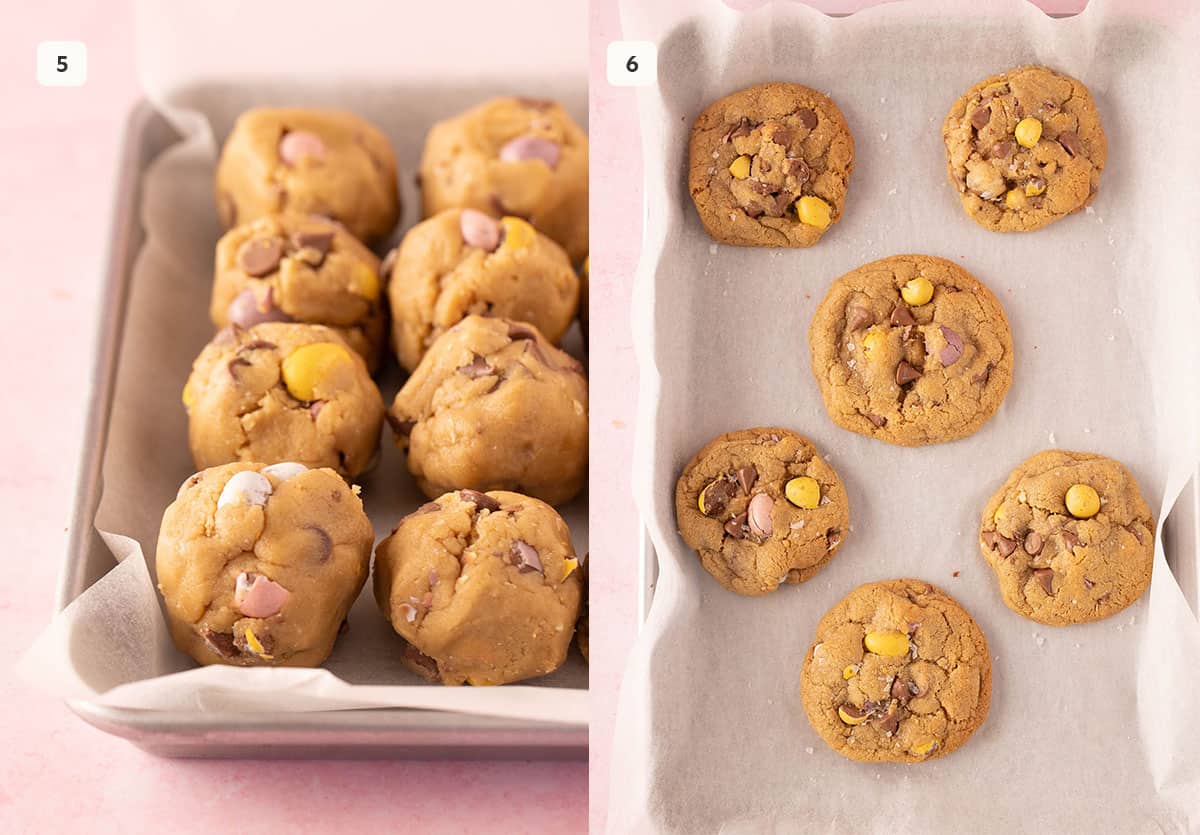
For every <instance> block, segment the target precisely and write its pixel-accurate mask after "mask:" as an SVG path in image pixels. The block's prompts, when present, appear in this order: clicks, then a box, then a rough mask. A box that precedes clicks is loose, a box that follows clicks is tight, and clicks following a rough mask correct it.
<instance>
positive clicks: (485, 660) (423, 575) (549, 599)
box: [375, 490, 580, 685]
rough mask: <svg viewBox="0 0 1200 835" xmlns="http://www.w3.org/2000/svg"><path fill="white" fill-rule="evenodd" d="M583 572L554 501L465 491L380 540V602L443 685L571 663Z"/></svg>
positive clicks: (424, 671) (405, 657)
mask: <svg viewBox="0 0 1200 835" xmlns="http://www.w3.org/2000/svg"><path fill="white" fill-rule="evenodd" d="M578 567H579V562H578V560H577V559H576V558H575V550H574V548H572V547H571V537H570V534H569V533H568V532H567V525H566V523H565V522H563V520H562V517H561V516H559V515H558V514H557V513H555V512H554V509H553V508H551V507H550V505H548V504H545V503H544V502H540V501H538V500H537V499H534V498H531V497H529V496H522V495H521V494H519V493H507V492H504V491H499V490H497V491H493V492H491V493H486V494H485V493H477V492H475V491H474V490H460V491H459V492H457V493H447V494H446V495H444V496H440V497H439V498H438V500H437V501H436V502H429V503H428V504H425V505H422V506H421V507H420V508H419V509H417V510H416V511H414V512H413V513H410V514H409V515H408V516H405V517H404V518H403V519H401V520H400V523H399V525H397V526H396V529H395V530H394V531H392V535H391V536H389V537H388V538H387V539H385V540H383V542H381V543H379V547H378V548H377V549H376V550H375V600H376V602H377V603H378V604H379V608H380V609H381V610H382V611H383V615H384V617H386V618H387V619H388V620H389V621H390V622H391V624H392V627H393V628H394V629H395V630H396V632H397V634H399V635H400V637H401V638H403V639H404V648H403V650H402V656H401V659H402V661H403V662H404V664H405V666H407V667H408V668H409V669H411V670H412V671H413V672H415V673H417V674H418V675H420V676H422V677H424V678H426V679H428V680H429V681H432V682H435V683H438V684H463V683H466V684H475V685H488V684H507V683H509V682H513V681H521V680H522V679H527V678H533V677H535V676H542V675H546V674H547V673H552V672H554V671H555V670H556V669H558V667H559V666H560V665H561V664H562V663H563V661H564V660H565V659H566V657H567V650H568V649H569V648H570V646H571V637H572V636H573V635H574V632H575V620H576V618H577V617H578V615H579V599H580V580H579V572H578V571H577V569H578Z"/></svg>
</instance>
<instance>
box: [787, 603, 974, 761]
mask: <svg viewBox="0 0 1200 835" xmlns="http://www.w3.org/2000/svg"><path fill="white" fill-rule="evenodd" d="M991 696H992V661H991V655H990V654H989V653H988V645H987V641H986V640H985V639H984V637H983V632H982V631H981V630H980V628H979V625H978V624H976V623H975V621H974V620H972V619H971V616H970V615H968V614H967V613H966V612H965V611H964V610H963V608H962V607H961V606H959V605H958V603H957V602H955V600H954V599H953V598H952V597H950V595H948V594H946V593H945V592H944V591H942V590H941V589H938V588H936V587H934V586H932V585H930V584H929V583H923V582H921V581H920V580H888V581H886V582H882V583H867V584H866V585H862V586H859V587H858V588H856V589H855V590H854V591H852V592H850V594H848V595H846V597H844V598H843V599H842V601H841V602H840V603H838V604H837V605H836V606H834V607H833V608H832V609H830V610H829V611H828V612H827V613H826V614H825V617H823V618H821V622H820V623H818V624H817V635H816V639H815V640H814V641H813V644H812V646H811V647H810V648H809V651H808V653H807V654H806V655H805V656H804V668H803V671H802V672H801V674H800V700H801V702H802V703H803V704H804V711H805V713H807V714H808V721H809V723H810V724H811V725H812V726H813V730H815V731H816V732H817V733H818V734H820V735H821V738H822V739H823V740H825V743H826V744H827V745H828V746H829V747H830V748H832V749H833V750H834V751H837V752H838V753H839V754H841V755H842V756H843V757H848V758H849V759H852V760H858V761H860V762H898V763H919V762H925V761H926V760H932V759H936V758H937V757H941V756H944V755H946V754H949V753H950V752H951V751H953V750H955V749H956V748H958V747H960V746H961V745H962V744H963V743H965V742H966V741H967V740H968V739H969V738H970V736H971V734H973V733H975V729H976V728H978V727H979V726H980V725H981V724H982V723H983V720H984V718H985V717H986V716H987V712H988V707H989V705H990V703H991Z"/></svg>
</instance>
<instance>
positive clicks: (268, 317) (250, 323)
mask: <svg viewBox="0 0 1200 835" xmlns="http://www.w3.org/2000/svg"><path fill="white" fill-rule="evenodd" d="M225 315H226V317H228V319H229V321H230V322H231V323H232V324H235V325H237V326H238V327H241V328H252V327H254V326H255V325H258V324H262V323H263V322H291V321H292V317H291V316H289V315H288V314H286V313H284V312H283V311H282V310H280V309H279V308H278V307H276V306H275V290H274V288H273V287H268V288H267V293H266V296H265V297H264V298H263V300H262V301H261V302H260V301H259V300H258V296H256V295H255V293H254V290H253V289H252V288H250V287H247V288H246V289H245V290H243V291H242V292H240V293H238V294H237V295H236V296H234V297H233V301H231V302H230V303H229V308H228V309H227V310H226V311H225Z"/></svg>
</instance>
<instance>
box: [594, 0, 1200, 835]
mask: <svg viewBox="0 0 1200 835" xmlns="http://www.w3.org/2000/svg"><path fill="white" fill-rule="evenodd" d="M1150 5H1151V4H1145V3H1136V2H1101V1H1100V0H1093V2H1092V4H1091V7H1090V8H1088V9H1087V11H1086V12H1085V13H1083V14H1081V15H1080V16H1078V17H1076V18H1073V19H1066V20H1052V19H1050V18H1048V17H1047V16H1045V15H1044V14H1043V13H1041V12H1040V11H1039V10H1037V9H1036V8H1035V7H1033V6H1032V5H1027V4H1025V3H1023V2H1019V1H1018V0H987V2H975V3H970V4H967V3H950V2H940V3H937V2H911V3H907V2H905V3H896V4H889V5H886V6H882V7H878V8H873V9H870V10H868V11H865V12H860V13H858V14H855V15H853V16H852V17H849V18H846V19H839V20H835V19H831V18H827V17H825V16H823V15H821V14H819V13H817V12H815V11H813V10H811V9H808V8H806V7H803V6H801V5H799V4H794V3H775V4H770V5H767V6H764V7H762V8H760V9H757V10H755V11H752V12H748V13H745V14H738V13H736V12H733V11H731V10H729V9H726V8H724V7H722V6H721V5H720V4H719V3H717V2H708V3H704V4H696V3H688V4H685V3H682V2H678V3H677V2H671V0H666V1H665V2H656V3H640V2H634V0H627V2H624V3H623V4H622V10H623V13H624V18H623V23H624V29H625V31H624V36H625V37H626V38H630V39H650V40H653V41H655V42H656V43H657V44H658V48H659V71H658V87H657V88H656V89H648V90H646V91H645V92H644V93H643V95H642V98H641V99H640V106H641V111H642V130H643V136H644V141H645V154H644V162H645V171H646V172H647V173H646V181H645V191H646V200H647V206H648V212H647V224H646V236H645V237H646V241H645V252H644V257H643V261H642V264H641V268H640V272H639V275H638V279H637V290H636V295H635V312H634V331H635V337H636V339H637V341H638V350H639V359H640V363H641V375H642V389H641V400H640V409H641V413H640V415H639V426H638V429H639V432H638V450H637V456H636V459H635V468H636V472H635V490H636V491H637V495H638V501H639V506H640V508H641V510H642V513H643V515H644V517H645V520H646V524H647V527H648V530H649V532H650V535H651V538H652V540H653V544H654V550H655V551H656V552H657V558H658V562H659V569H660V576H659V580H658V584H657V588H656V590H655V593H654V599H653V604H652V607H651V610H650V613H649V616H648V620H647V623H646V624H645V628H644V631H643V634H642V636H641V638H640V641H639V644H638V646H637V649H636V652H635V656H634V658H633V660H632V662H631V666H630V669H629V671H628V672H627V675H626V682H625V687H624V691H623V694H622V702H621V707H620V713H619V720H618V738H617V740H616V746H615V750H614V755H613V762H614V768H613V783H612V791H611V797H612V798H613V799H614V800H613V803H612V807H611V809H610V814H609V820H610V830H611V831H613V832H630V831H650V830H655V831H664V832H687V833H697V832H714V831H721V832H728V833H735V832H736V833H743V832H747V833H748V832H814V833H827V832H856V833H857V832H886V833H918V832H920V833H926V832H956V833H957V832H973V833H974V832H1005V833H1015V832H1030V833H1075V832H1078V833H1085V832H1086V833H1100V832H1105V833H1109V832H1113V833H1127V832H1172V833H1175V832H1195V831H1197V830H1198V828H1200V742H1198V740H1200V736H1198V734H1197V732H1196V730H1195V728H1194V727H1193V723H1192V722H1191V721H1190V720H1189V719H1185V718H1183V717H1190V716H1194V715H1196V714H1197V710H1198V709H1200V696H1198V695H1197V694H1198V693H1200V630H1198V628H1197V623H1196V619H1195V616H1194V615H1193V614H1192V612H1191V611H1190V610H1189V608H1188V606H1187V603H1186V602H1185V600H1184V599H1183V597H1182V595H1181V594H1180V590H1179V587H1178V585H1177V584H1176V583H1175V581H1174V578H1173V577H1172V576H1171V574H1170V571H1169V569H1168V567H1167V565H1166V563H1165V561H1164V556H1163V550H1162V547H1161V544H1160V545H1159V547H1158V549H1157V550H1158V552H1157V555H1156V558H1155V560H1156V561H1155V569H1154V579H1153V583H1152V587H1151V589H1150V591H1149V592H1148V593H1147V595H1146V596H1145V597H1144V598H1143V599H1142V600H1141V601H1139V602H1138V603H1137V604H1135V605H1134V606H1132V607H1130V608H1129V609H1127V610H1126V611H1124V612H1122V613H1120V614H1118V615H1116V616H1114V617H1112V618H1110V619H1108V620H1105V621H1102V622H1100V623H1095V624H1090V625H1086V626H1074V627H1066V628H1052V627H1046V626H1041V625H1039V624H1036V623H1034V622H1032V621H1029V620H1026V619H1024V618H1022V617H1020V616H1018V615H1016V614H1015V613H1013V612H1011V611H1009V610H1008V609H1007V608H1006V607H1005V606H1004V605H1003V603H1002V602H1001V600H1000V597H999V593H998V592H997V590H996V584H995V581H994V579H993V575H992V573H991V571H990V569H989V568H988V567H987V565H986V564H985V563H984V561H983V559H982V557H981V556H980V554H979V552H978V546H977V532H978V525H979V515H980V512H981V510H982V507H983V505H984V503H985V502H986V500H987V498H988V496H989V495H991V493H992V492H993V491H994V490H995V489H996V488H997V487H998V486H999V484H1000V483H1001V482H1002V481H1003V480H1004V478H1005V477H1006V476H1007V474H1008V473H1009V472H1010V470H1011V469H1012V468H1013V467H1015V466H1016V465H1017V464H1018V463H1020V462H1021V461H1023V460H1024V459H1025V458H1026V457H1027V456H1029V455H1031V454H1032V453H1034V452H1036V451H1038V450H1041V449H1044V448H1049V447H1061V448H1067V449H1083V450H1094V451H1097V452H1101V453H1104V454H1106V455H1109V456H1112V457H1115V458H1118V459H1120V460H1121V461H1123V462H1125V463H1126V464H1127V465H1128V466H1129V467H1130V469H1131V470H1132V471H1133V473H1134V474H1135V475H1136V476H1137V478H1138V479H1139V481H1140V483H1141V486H1142V489H1143V492H1144V493H1145V495H1146V498H1147V500H1148V501H1149V502H1150V504H1151V506H1152V507H1153V508H1154V509H1155V511H1156V516H1157V518H1158V519H1159V520H1160V521H1161V520H1162V519H1163V518H1164V517H1165V516H1166V515H1167V512H1168V510H1169V508H1170V506H1171V504H1172V502H1173V501H1174V500H1175V497H1176V496H1177V494H1178V492H1179V490H1180V488H1181V486H1182V485H1183V484H1184V483H1185V481H1186V479H1187V478H1188V475H1189V474H1190V473H1191V472H1192V471H1193V469H1194V467H1195V466H1196V462H1197V435H1198V430H1197V417H1196V415H1197V403H1198V400H1197V381H1196V380H1197V375H1196V371H1195V364H1196V359H1197V356H1198V352H1197V344H1196V325H1195V323H1196V322H1197V321H1198V318H1197V317H1198V316H1200V304H1198V300H1197V266H1196V265H1197V264H1198V263H1200V247H1198V244H1197V241H1198V239H1200V236H1197V234H1196V230H1197V228H1198V227H1200V210H1198V209H1197V205H1196V202H1195V196H1194V195H1195V181H1196V180H1195V161H1196V159H1197V150H1198V148H1197V138H1196V137H1197V128H1198V125H1197V118H1196V113H1197V108H1196V103H1197V78H1198V77H1200V74H1198V72H1197V70H1198V66H1197V63H1198V62H1197V58H1196V54H1195V46H1196V44H1197V43H1200V41H1198V39H1197V36H1198V34H1200V27H1198V25H1197V18H1196V15H1195V13H1194V12H1192V11H1185V6H1184V4H1175V5H1174V6H1172V7H1169V8H1165V9H1162V10H1160V11H1161V13H1160V16H1158V17H1150V16H1149V15H1148V13H1147V12H1146V11H1144V9H1145V8H1146V7H1148V6H1150ZM1022 63H1043V64H1048V65H1051V66H1053V67H1057V68H1059V69H1060V70H1062V71H1065V72H1067V73H1070V74H1072V75H1075V76H1077V77H1079V78H1081V79H1082V80H1083V81H1084V82H1085V83H1086V84H1087V85H1088V86H1089V88H1090V89H1091V91H1092V93H1093V94H1094V95H1095V97H1096V99H1097V103H1098V107H1099V108H1100V111H1101V114H1102V118H1103V120H1104V125H1105V128H1106V130H1107V133H1108V137H1109V141H1110V143H1111V144H1110V157H1109V162H1108V167H1107V169H1106V170H1105V172H1104V175H1103V178H1102V181H1101V186H1100V192H1099V195H1098V196H1097V198H1096V200H1095V203H1094V206H1093V209H1092V210H1090V211H1088V212H1086V213H1080V214H1078V215H1076V216H1073V217H1070V218H1068V219H1065V220H1062V221H1061V222H1059V223H1056V224H1054V225H1053V226H1051V227H1048V228H1046V229H1043V230H1041V231H1038V232H1035V233H1031V234H1023V235H1016V234H1012V235H999V234H995V233H991V232H988V231H986V230H984V229H982V228H981V227H979V226H977V225H976V224H975V223H974V222H973V221H971V220H970V219H969V218H968V217H966V216H965V215H964V214H963V212H962V210H961V208H960V206H959V203H958V200H957V197H956V194H955V192H954V190H953V188H952V187H951V185H950V184H949V182H948V179H947V175H946V170H945V151H944V148H943V145H942V141H941V135H940V134H941V131H940V129H941V123H942V120H943V118H944V117H945V115H946V112H947V110H948V109H949V107H950V104H951V103H952V102H953V101H954V100H955V99H956V98H957V97H958V96H959V95H960V94H961V93H962V92H963V91H964V90H966V89H967V88H968V87H969V86H971V85H972V84H973V83H975V82H976V81H977V80H980V79H982V78H984V77H986V76H988V75H990V74H992V73H995V72H998V71H1001V70H1003V69H1006V68H1009V67H1012V66H1016V65H1019V64H1022ZM769 80H790V81H798V82H801V83H804V84H808V85H810V86H813V87H816V88H817V89H820V90H822V91H825V92H827V93H829V94H830V95H831V96H832V97H833V99H834V100H835V101H836V102H837V104H838V105H839V107H840V108H841V109H842V111H843V112H844V113H845V115H846V118H847V120H848V122H849V124H850V128H851V130H852V132H853V134H854V137H855V146H856V164H855V170H854V174H853V176H852V178H851V182H850V189H849V194H848V197H847V202H846V209H845V212H844V215H843V219H842V221H841V222H840V223H839V224H838V225H837V226H835V227H834V228H833V229H832V230H830V232H829V233H828V234H827V235H826V236H825V237H824V238H823V239H822V240H821V242H820V243H819V244H818V245H817V246H815V247H813V248H811V249H807V250H771V249H746V248H736V247H727V246H716V245H714V244H713V243H712V242H711V241H710V239H709V238H708V237H707V236H706V235H705V233H704V231H703V228H702V227H701V224H700V222H699V220H698V218H697V217H696V214H695V211H694V208H693V207H692V205H691V201H690V199H689V196H688V191H687V187H686V173H685V172H686V154H687V136H688V131H689V129H690V127H691V124H692V122H693V120H694V119H695V117H696V115H697V114H698V113H699V112H700V111H701V110H702V109H703V108H704V107H705V106H706V105H707V104H709V103H710V102H712V101H713V100H715V99H717V98H719V97H720V96H723V95H725V94H728V93H730V92H733V91H735V90H738V89H741V88H743V87H746V86H749V85H750V84H753V83H757V82H763V81H769ZM903 252H926V253H931V254H934V255H941V256H944V257H948V258H951V259H953V260H955V261H956V262H958V263H961V264H962V265H963V266H965V267H966V268H967V269H968V270H970V271H971V272H973V273H974V274H975V275H977V276H978V277H979V278H980V279H981V280H982V281H984V282H985V283H986V284H987V285H988V286H989V287H991V289H992V290H993V291H994V292H995V293H996V295H997V296H998V297H999V299H1000V301H1001V303H1002V304H1003V305H1004V307H1005V310H1006V312H1007V314H1008V317H1009V319H1010V321H1011V323H1012V329H1013V337H1014V342H1015V350H1016V360H1017V363H1016V369H1015V372H1014V374H1015V381H1014V384H1013V387H1012V390H1011V391H1010V392H1009V394H1008V397H1007V399H1006V401H1005V402H1004V404H1003V406H1002V407H1001V408H1000V410H999V411H998V412H997V413H996V415H995V416H994V417H993V418H992V420H991V421H990V422H989V423H988V424H987V425H986V426H984V427H983V429H981V430H980V431H979V432H978V433H977V434H975V435H973V436H972V437H970V438H967V439H964V440H962V441H958V442H955V443H951V444H943V445H937V446H930V447H923V448H917V449H903V448H899V447H893V446H889V445H886V444H883V443H881V442H878V441H873V440H870V439H867V438H864V437H860V436H858V435H855V434H852V433H849V432H846V431H844V430H841V429H839V428H837V427H836V426H834V424H833V423H832V422H831V421H830V420H829V418H828V417H827V415H826V414H825V411H824V408H823V406H822V404H821V398H820V395H819V392H818V389H817V386H816V382H815V380H814V379H813V376H812V372H811V370H810V361H809V349H808V342H807V332H808V326H809V322H810V319H811V316H812V313H813V311H814V309H815V307H816V305H817V303H818V302H819V301H820V299H821V297H822V296H823V294H824V292H825V290H826V289H827V287H828V285H829V283H830V282H831V281H832V280H833V279H834V278H836V277H837V276H840V275H842V274H844V273H845V272H847V271H848V270H850V269H852V268H854V267H855V266H857V265H860V264H863V263H866V262H868V261H871V260H874V259H876V258H879V257H883V256H886V255H891V254H896V253H903ZM772 424H778V425H781V426H787V427H792V428H794V429H796V430H799V431H800V432H802V433H803V434H805V435H808V436H810V437H811V438H813V440H814V441H815V443H816V445H817V447H818V449H819V450H820V451H821V452H822V453H823V454H824V455H825V456H826V457H827V458H828V459H829V460H830V463H831V464H832V465H833V466H834V467H835V468H836V469H837V470H838V472H839V474H840V476H841V478H842V480H843V481H844V482H845V485H846V488H847V491H848V493H849V499H850V513H851V529H850V533H849V536H848V538H847V541H846V543H845V545H844V546H843V548H842V550H841V551H840V552H839V554H838V556H837V557H836V558H834V560H833V561H832V562H831V563H830V564H829V565H828V566H826V567H825V568H824V569H822V571H821V572H820V573H819V574H818V575H816V577H815V578H813V579H812V580H810V581H809V582H808V583H806V584H803V585H801V586H798V587H784V588H782V589H780V590H779V591H777V592H776V593H774V594H772V595H769V596H767V597H765V598H742V597H738V596H736V595H734V594H731V593H729V592H727V591H725V590H724V589H723V588H721V587H720V586H719V585H718V584H717V583H716V582H714V581H713V580H712V579H711V578H710V577H708V575H707V574H705V572H704V571H703V569H702V568H701V566H700V564H699V560H697V558H696V557H695V555H694V554H693V553H692V552H690V551H689V550H688V549H687V548H686V546H685V545H684V544H683V542H682V540H681V539H680V538H679V536H678V534H677V531H676V526H675V518H674V507H673V505H674V499H673V496H674V487H675V481H676V479H677V478H678V475H679V471H680V469H681V468H682V466H683V464H684V463H685V462H686V460H687V459H688V457H689V456H691V454H692V453H693V452H695V450H696V449H698V448H699V447H700V446H701V445H702V444H704V443H705V442H706V441H708V440H709V439H710V438H712V437H713V436H715V435H716V434H718V433H720V432H724V431H727V430H731V429H739V428H743V427H748V426H758V425H772ZM1160 532H1161V531H1160ZM1160 542H1161V540H1160ZM1193 556H1194V555H1193ZM955 573H957V574H958V576H955ZM905 576H910V577H918V578H922V579H925V580H927V581H930V582H933V583H935V584H936V585H938V586H940V587H942V588H943V589H945V590H946V591H948V592H949V593H950V594H951V595H953V596H954V597H955V598H956V599H957V600H958V601H959V602H960V603H961V604H963V606H964V607H965V608H966V609H967V611H969V612H970V613H971V614H972V615H973V616H974V618H975V619H976V620H977V621H978V622H979V624H980V626H981V627H982V628H983V631H984V633H985V634H986V636H987V639H988V642H989V645H990V648H991V651H992V654H993V656H994V658H993V681H994V685H993V692H992V704H991V711H990V714H989V715H988V717H987V720H986V721H985V723H984V724H983V726H982V727H981V728H980V729H979V731H978V732H977V733H976V734H975V735H974V737H972V739H971V740H969V741H968V742H967V744H966V745H965V746H964V747H963V748H961V749H960V750H958V751H957V752H954V753H952V754H950V755H949V756H947V757H945V758H942V759H938V760H934V761H931V762H928V763H925V764H921V765H918V766H905V765H895V764H879V765H869V764H861V763H856V762H852V761H849V760H846V759H843V758H842V757H841V756H839V755H838V754H836V753H834V752H833V751H832V750H830V749H829V748H828V747H826V746H825V744H824V743H823V742H822V741H821V740H820V738H819V737H818V736H817V734H816V733H815V732H814V731H813V730H812V728H811V727H810V726H809V724H808V721H807V719H806V718H805V715H804V712H803V708H802V706H801V704H800V700H799V696H798V689H799V673H800V667H801V664H802V663H803V657H804V653H805V652H806V651H807V648H808V645H809V643H810V642H811V640H812V636H813V632H814V629H815V627H816V623H817V621H818V620H819V619H820V617H821V616H822V615H823V614H824V613H825V612H826V611H827V610H828V609H829V608H830V607H831V606H832V605H833V604H835V603H836V602H837V601H838V600H840V599H841V598H842V597H843V596H845V595H846V594H847V593H848V592H850V591H851V590H852V589H853V588H855V587H856V586H858V585H859V584H861V583H864V582H869V581H873V580H881V579H888V578H893V577H905Z"/></svg>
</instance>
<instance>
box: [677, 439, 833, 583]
mask: <svg viewBox="0 0 1200 835" xmlns="http://www.w3.org/2000/svg"><path fill="white" fill-rule="evenodd" d="M675 518H676V521H677V523H678V524H679V533H680V535H681V536H683V541H684V542H686V543H687V545H688V547H689V548H692V549H693V550H695V551H696V553H697V554H698V555H699V557H700V562H701V564H703V566H704V570H705V571H707V572H708V573H709V574H711V575H712V576H713V577H715V578H716V579H717V582H719V583H720V584H721V585H723V586H724V587H725V588H727V589H729V590H730V591H735V592H737V593H738V594H747V595H759V594H767V593H768V592H772V591H775V589H777V588H778V587H779V586H780V585H781V584H783V583H802V582H804V581H805V580H807V579H809V578H810V577H812V576H813V575H814V574H816V573H817V570H818V569H820V567H821V566H823V565H824V564H825V563H827V562H829V560H830V559H832V558H833V555H834V554H835V553H837V550H838V548H839V547H840V546H841V544H842V541H843V540H844V539H845V538H846V531H847V530H849V527H850V506H849V502H848V501H847V499H846V491H845V489H844V488H843V487H842V482H841V479H839V478H838V475H837V473H835V472H834V471H833V468H832V467H830V466H829V465H828V464H826V463H825V461H824V460H823V459H822V458H821V456H819V455H818V454H817V451H816V449H815V448H814V447H813V445H812V443H811V442H810V441H809V440H808V439H807V438H805V437H804V436H802V435H798V434H797V433H795V432H791V431H789V430H787V429H779V428H775V427H767V428H760V429H742V430H739V431H737V432H727V433H726V434H724V435H721V436H719V437H717V438H714V439H713V440H712V441H710V442H709V443H708V444H707V445H706V446H705V447H704V449H702V450H700V451H699V452H697V453H696V454H695V455H694V456H693V457H692V460H691V461H689V462H688V465H687V466H686V467H684V469H683V475H681V476H680V477H679V482H678V484H677V485H676V486H675Z"/></svg>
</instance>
